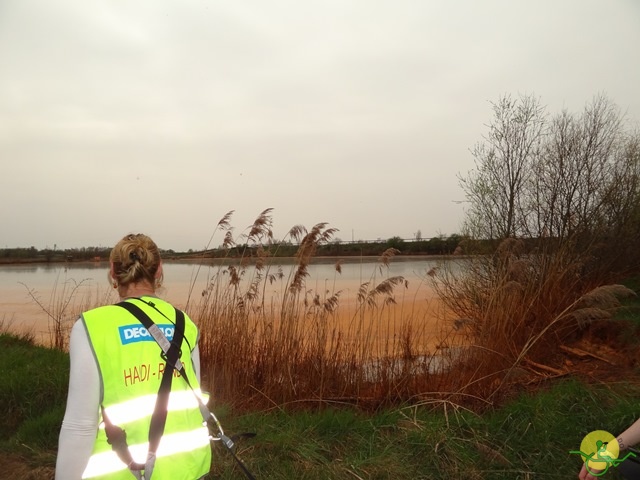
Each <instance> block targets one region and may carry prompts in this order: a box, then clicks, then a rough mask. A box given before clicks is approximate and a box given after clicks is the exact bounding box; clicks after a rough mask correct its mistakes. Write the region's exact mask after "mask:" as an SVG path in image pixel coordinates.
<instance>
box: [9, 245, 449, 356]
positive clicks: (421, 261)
mask: <svg viewBox="0 0 640 480" xmlns="http://www.w3.org/2000/svg"><path fill="white" fill-rule="evenodd" d="M440 261H441V260H438V259H434V258H420V257H418V258H416V257H412V258H410V259H407V258H402V257H395V258H393V259H392V260H391V262H390V263H389V266H388V268H387V267H386V266H382V265H381V264H380V263H378V262H377V261H376V260H375V259H374V260H369V259H364V260H363V259H343V260H341V265H340V268H341V273H338V272H337V270H336V266H335V265H336V264H335V261H329V260H326V259H322V260H318V261H317V262H316V263H314V264H312V265H310V266H309V269H308V271H309V277H308V278H307V279H306V290H312V291H313V292H315V293H318V294H320V295H321V296H323V294H324V293H325V292H327V291H328V292H336V291H338V290H341V291H342V293H341V295H340V298H341V302H347V303H348V302H353V301H355V299H356V295H357V292H358V288H359V287H360V285H361V284H363V283H364V282H370V283H371V284H372V285H376V284H378V283H379V282H380V281H382V280H384V279H386V278H388V277H391V276H403V277H404V278H405V279H406V280H407V281H408V288H406V289H405V288H398V289H397V290H396V292H397V293H396V295H395V298H396V301H397V302H398V303H399V304H400V305H402V303H403V302H409V301H411V302H413V303H414V304H415V303H416V302H418V303H420V302H423V301H428V300H429V299H432V298H433V296H434V293H433V291H432V290H431V288H430V287H429V284H428V282H427V281H426V280H425V279H426V278H427V272H428V271H429V270H430V269H432V268H434V267H436V266H437V265H438V263H439V262H440ZM108 268H109V267H108V263H107V262H98V263H84V264H62V263H61V264H39V265H2V266H0V322H4V323H5V325H6V324H10V325H11V329H13V330H25V331H32V332H34V333H35V334H36V337H37V338H38V339H39V340H41V341H44V342H45V343H46V340H47V338H48V316H47V313H46V312H45V310H49V311H60V309H66V310H65V311H67V312H69V313H72V314H74V315H75V314H76V313H79V312H81V311H82V310H84V309H86V308H87V307H93V306H97V305H98V304H103V303H114V302H115V301H117V296H116V294H115V291H114V290H113V289H112V288H111V287H110V285H109V281H108V278H107V274H108ZM294 268H295V267H294V265H293V264H292V263H287V262H286V261H282V263H280V264H273V263H272V264H271V265H270V273H275V272H276V271H278V269H281V270H282V273H283V274H284V278H283V280H281V281H276V282H274V283H273V284H269V283H267V285H268V286H267V289H266V290H265V296H266V297H268V296H277V295H282V294H283V291H284V288H285V285H286V281H287V279H288V278H289V275H290V274H291V272H292V271H293V269H294ZM224 270H225V267H224V266H220V265H219V264H218V265H213V264H197V263H184V262H180V263H179V262H171V261H166V262H165V263H164V285H163V287H162V289H161V290H159V292H158V293H159V296H161V297H163V298H165V299H166V300H168V301H170V302H172V303H173V304H174V305H176V306H177V307H180V308H185V307H187V311H189V306H193V305H195V304H196V303H197V301H198V298H199V297H200V296H201V293H202V290H203V289H204V288H205V287H206V285H207V281H208V279H209V278H211V277H213V276H215V275H216V274H220V272H222V271H224ZM254 272H255V269H254V267H247V270H246V274H245V277H244V278H245V279H250V278H252V275H253V274H254ZM245 281H246V280H245ZM190 290H192V293H191V296H190V295H189V291H190ZM72 292H74V295H73V296H72V295H71V293H72ZM67 298H71V301H70V302H69V303H68V304H65V303H64V302H63V300H64V299H67ZM188 301H189V303H188V304H187V302H188ZM38 302H39V304H40V305H38Z"/></svg>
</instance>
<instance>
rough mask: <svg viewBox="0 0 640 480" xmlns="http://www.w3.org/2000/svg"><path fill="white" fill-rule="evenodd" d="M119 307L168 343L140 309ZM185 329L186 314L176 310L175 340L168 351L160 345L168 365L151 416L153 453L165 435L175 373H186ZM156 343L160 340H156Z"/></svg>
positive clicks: (123, 303)
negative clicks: (184, 363) (175, 371)
mask: <svg viewBox="0 0 640 480" xmlns="http://www.w3.org/2000/svg"><path fill="white" fill-rule="evenodd" d="M117 305H118V306H120V307H123V308H125V309H126V310H128V311H129V313H131V314H132V315H133V316H134V317H136V318H137V319H138V321H140V323H142V325H144V327H145V328H146V329H147V331H148V332H149V333H150V334H151V335H152V336H153V337H154V339H156V334H155V333H154V332H157V333H159V334H160V335H161V336H162V338H164V339H165V342H168V339H167V338H166V337H165V336H164V334H163V333H162V332H161V331H160V329H159V328H158V326H157V325H156V324H155V323H154V322H153V320H151V318H149V316H148V315H147V314H146V313H145V312H144V311H143V310H142V309H141V308H140V307H138V306H137V305H134V304H133V303H131V302H126V301H125V302H120V303H118V304H117ZM184 328H185V322H184V313H183V312H182V311H181V310H178V309H176V324H175V329H174V332H173V338H172V339H171V342H170V344H169V345H168V348H167V349H166V350H165V348H164V347H163V345H162V344H161V343H160V346H161V347H162V350H163V352H162V353H161V356H162V358H163V359H164V360H165V362H166V365H165V367H164V372H163V374H162V380H161V381H160V389H159V390H158V396H157V397H156V405H155V408H154V410H153V414H152V415H151V424H150V426H149V451H150V452H152V453H155V452H156V451H157V450H158V445H159V444H160V439H161V438H162V434H163V433H164V426H165V423H166V421H167V411H168V405H169V393H171V382H172V380H173V371H174V369H177V370H178V371H184V368H183V367H182V363H181V362H180V356H181V354H182V348H181V346H182V340H183V339H184ZM156 341H158V340H157V339H156Z"/></svg>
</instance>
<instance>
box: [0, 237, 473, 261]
mask: <svg viewBox="0 0 640 480" xmlns="http://www.w3.org/2000/svg"><path fill="white" fill-rule="evenodd" d="M462 239H463V237H462V236H460V235H457V234H456V235H450V236H448V237H445V236H439V237H433V238H429V239H403V238H400V237H392V238H389V239H388V240H372V241H355V242H344V241H333V242H330V243H326V244H320V245H318V248H317V252H316V256H325V257H349V256H377V255H381V254H382V253H383V252H384V251H385V250H387V249H388V248H395V249H396V250H397V251H398V255H450V254H453V253H454V252H455V251H456V249H457V248H458V247H459V245H460V243H461V241H462ZM259 248H262V249H263V250H266V251H268V255H269V256H273V257H293V256H295V254H296V251H297V250H298V245H297V244H292V243H288V242H280V243H278V242H274V243H271V244H269V245H261V246H259V245H248V244H244V245H242V244H240V245H235V246H233V247H231V248H226V249H223V248H215V249H211V250H207V251H195V250H189V251H187V252H176V251H175V250H171V249H169V250H161V255H162V256H163V258H166V259H181V258H190V257H198V258H202V257H206V258H220V257H231V258H234V257H251V256H256V255H257V254H258V249H259ZM110 251H111V248H107V247H82V248H70V249H64V250H60V249H56V248H53V249H50V248H45V249H42V250H39V249H37V248H35V247H28V248H2V249H0V263H51V262H83V261H85V262H86V261H103V260H108V259H109V253H110Z"/></svg>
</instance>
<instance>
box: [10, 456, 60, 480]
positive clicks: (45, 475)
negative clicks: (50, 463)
mask: <svg viewBox="0 0 640 480" xmlns="http://www.w3.org/2000/svg"><path fill="white" fill-rule="evenodd" d="M0 476H2V478H12V479H13V478H15V479H20V480H53V478H54V476H55V470H54V468H53V467H37V466H33V465H29V463H28V462H27V461H26V460H25V459H24V458H22V457H21V456H19V455H15V454H11V453H3V454H2V455H0Z"/></svg>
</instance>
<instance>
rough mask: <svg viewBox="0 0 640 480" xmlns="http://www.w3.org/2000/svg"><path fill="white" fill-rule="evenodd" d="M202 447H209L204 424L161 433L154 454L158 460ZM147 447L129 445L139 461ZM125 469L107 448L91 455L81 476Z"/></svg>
mask: <svg viewBox="0 0 640 480" xmlns="http://www.w3.org/2000/svg"><path fill="white" fill-rule="evenodd" d="M202 447H205V448H207V449H210V446H209V431H208V429H207V427H204V426H203V427H200V428H198V429H196V430H194V431H192V432H182V433H172V434H165V435H163V436H162V441H161V442H160V447H159V448H158V451H157V452H156V456H157V458H158V462H159V461H160V459H162V458H163V457H168V456H171V455H175V454H176V453H182V452H189V451H192V450H196V449H198V448H202ZM148 449H149V443H148V442H146V443H142V444H138V445H129V450H130V451H131V455H132V456H133V459H134V460H135V461H136V462H140V463H144V462H145V460H146V459H147V451H148ZM125 470H127V466H126V465H125V464H124V463H122V462H121V461H120V459H119V458H118V455H116V453H115V452H114V451H113V450H108V451H106V452H102V453H98V454H95V455H92V456H91V458H90V459H89V463H88V465H87V468H86V469H85V471H84V473H83V474H82V478H94V477H99V476H103V475H108V474H111V473H115V472H118V471H125ZM153 477H154V478H155V477H156V475H155V474H154V475H153ZM131 478H133V477H131Z"/></svg>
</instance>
